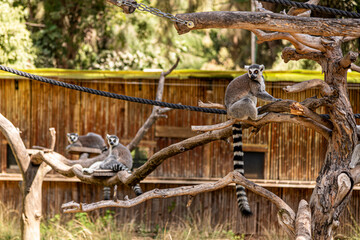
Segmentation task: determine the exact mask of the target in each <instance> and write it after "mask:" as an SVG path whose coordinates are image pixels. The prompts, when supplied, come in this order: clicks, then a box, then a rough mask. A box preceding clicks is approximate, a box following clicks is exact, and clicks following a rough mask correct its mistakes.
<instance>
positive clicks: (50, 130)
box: [49, 128, 56, 151]
mask: <svg viewBox="0 0 360 240" xmlns="http://www.w3.org/2000/svg"><path fill="white" fill-rule="evenodd" d="M49 132H50V135H51V143H50V150H51V151H54V149H55V144H56V131H55V128H49Z"/></svg>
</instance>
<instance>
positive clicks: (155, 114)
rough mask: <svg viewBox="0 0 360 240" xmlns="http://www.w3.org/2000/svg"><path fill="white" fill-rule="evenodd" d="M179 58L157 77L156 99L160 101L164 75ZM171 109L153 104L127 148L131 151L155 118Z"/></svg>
mask: <svg viewBox="0 0 360 240" xmlns="http://www.w3.org/2000/svg"><path fill="white" fill-rule="evenodd" d="M179 61H180V58H177V60H176V63H175V64H174V65H173V66H172V67H171V68H170V69H169V70H168V71H167V72H162V73H161V75H160V79H159V84H158V87H157V91H156V98H155V100H156V101H161V100H162V97H163V93H164V85H165V77H166V76H167V75H169V74H170V73H171V72H172V71H173V70H174V69H175V68H176V67H177V65H178V64H179ZM170 110H172V109H170V108H166V109H164V108H161V107H159V106H154V107H153V110H152V112H151V114H150V116H149V117H148V119H147V120H146V121H145V123H144V125H142V126H141V128H140V129H139V131H138V132H137V133H136V135H135V137H134V138H133V139H132V140H131V142H130V143H129V144H128V145H127V148H128V149H129V150H130V151H132V150H133V149H134V148H135V147H136V146H137V145H138V144H139V143H140V141H141V139H143V138H144V136H145V134H146V133H147V132H148V131H149V129H150V128H151V127H152V125H154V123H155V122H156V120H158V119H159V118H160V117H164V115H163V113H165V112H168V111H170Z"/></svg>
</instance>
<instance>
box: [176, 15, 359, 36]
mask: <svg viewBox="0 0 360 240" xmlns="http://www.w3.org/2000/svg"><path fill="white" fill-rule="evenodd" d="M176 17H178V18H181V19H183V20H189V21H192V22H193V23H194V25H195V26H194V27H193V28H188V27H187V26H185V25H184V24H177V23H175V28H176V29H177V31H178V33H179V34H184V33H188V32H189V31H192V30H197V29H208V28H230V29H247V30H253V29H261V30H267V31H273V32H288V33H303V34H310V35H315V36H353V37H359V36H360V29H359V27H358V26H359V25H360V19H329V18H305V17H296V16H287V15H283V14H278V13H268V12H266V13H265V12H240V11H237V12H225V11H223V12H196V13H184V14H177V15H176Z"/></svg>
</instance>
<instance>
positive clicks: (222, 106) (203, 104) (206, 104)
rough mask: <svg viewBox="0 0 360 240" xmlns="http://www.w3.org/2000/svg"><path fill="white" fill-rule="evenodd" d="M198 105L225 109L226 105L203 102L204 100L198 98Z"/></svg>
mask: <svg viewBox="0 0 360 240" xmlns="http://www.w3.org/2000/svg"><path fill="white" fill-rule="evenodd" d="M198 106H199V107H205V108H220V109H226V107H225V105H224V104H220V103H212V102H208V103H204V102H202V101H201V100H199V102H198Z"/></svg>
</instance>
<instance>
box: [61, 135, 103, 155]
mask: <svg viewBox="0 0 360 240" xmlns="http://www.w3.org/2000/svg"><path fill="white" fill-rule="evenodd" d="M67 138H68V142H69V143H70V145H68V146H67V147H66V149H69V148H71V147H73V146H74V147H87V148H98V149H100V150H101V152H105V151H106V150H107V149H108V148H107V146H106V144H105V141H104V139H103V138H102V137H101V136H100V135H99V134H96V133H92V132H90V133H88V134H86V135H82V136H79V135H78V134H77V133H68V134H67Z"/></svg>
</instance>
